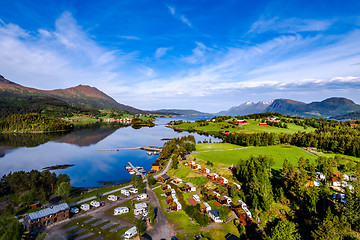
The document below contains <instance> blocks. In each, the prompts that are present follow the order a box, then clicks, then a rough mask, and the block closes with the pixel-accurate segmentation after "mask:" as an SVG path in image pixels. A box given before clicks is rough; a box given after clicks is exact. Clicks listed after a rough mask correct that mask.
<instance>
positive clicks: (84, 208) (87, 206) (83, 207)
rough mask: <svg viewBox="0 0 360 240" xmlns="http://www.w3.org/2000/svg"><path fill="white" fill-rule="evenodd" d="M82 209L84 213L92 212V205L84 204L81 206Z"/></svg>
mask: <svg viewBox="0 0 360 240" xmlns="http://www.w3.org/2000/svg"><path fill="white" fill-rule="evenodd" d="M80 209H81V210H84V211H88V210H90V205H89V204H87V203H84V204H82V205H81V206H80Z"/></svg>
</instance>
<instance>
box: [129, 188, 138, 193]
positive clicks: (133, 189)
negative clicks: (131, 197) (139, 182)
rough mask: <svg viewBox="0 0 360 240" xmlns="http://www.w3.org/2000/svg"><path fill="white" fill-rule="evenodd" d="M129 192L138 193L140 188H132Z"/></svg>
mask: <svg viewBox="0 0 360 240" xmlns="http://www.w3.org/2000/svg"><path fill="white" fill-rule="evenodd" d="M129 192H131V193H134V194H136V193H138V190H137V188H130V189H129Z"/></svg>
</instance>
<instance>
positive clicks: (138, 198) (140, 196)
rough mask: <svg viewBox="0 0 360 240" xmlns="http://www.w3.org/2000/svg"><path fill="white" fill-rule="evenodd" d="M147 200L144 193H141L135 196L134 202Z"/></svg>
mask: <svg viewBox="0 0 360 240" xmlns="http://www.w3.org/2000/svg"><path fill="white" fill-rule="evenodd" d="M146 198H148V195H147V194H146V193H142V194H139V196H137V198H136V200H138V201H140V200H144V199H146Z"/></svg>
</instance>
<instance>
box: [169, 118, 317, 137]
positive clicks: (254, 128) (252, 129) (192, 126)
mask: <svg viewBox="0 0 360 240" xmlns="http://www.w3.org/2000/svg"><path fill="white" fill-rule="evenodd" d="M246 121H247V122H248V124H247V125H244V126H237V125H236V126H235V125H232V124H230V123H228V122H218V123H213V122H209V125H207V126H200V123H196V122H191V123H190V122H184V123H182V124H179V125H174V126H173V127H175V128H181V129H186V130H196V131H203V132H219V131H221V132H224V131H229V132H237V133H256V132H270V133H289V134H292V133H297V132H298V131H301V132H304V131H305V132H312V131H314V130H315V128H313V127H308V128H307V129H304V128H303V127H301V126H298V125H295V124H294V123H288V124H287V126H288V128H278V127H272V126H260V125H259V123H260V120H255V119H248V120H246Z"/></svg>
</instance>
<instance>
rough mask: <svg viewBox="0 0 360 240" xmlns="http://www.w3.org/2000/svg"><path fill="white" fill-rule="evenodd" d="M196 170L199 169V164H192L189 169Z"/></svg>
mask: <svg viewBox="0 0 360 240" xmlns="http://www.w3.org/2000/svg"><path fill="white" fill-rule="evenodd" d="M198 168H201V166H200V165H199V164H192V165H191V169H194V170H195V169H198Z"/></svg>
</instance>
